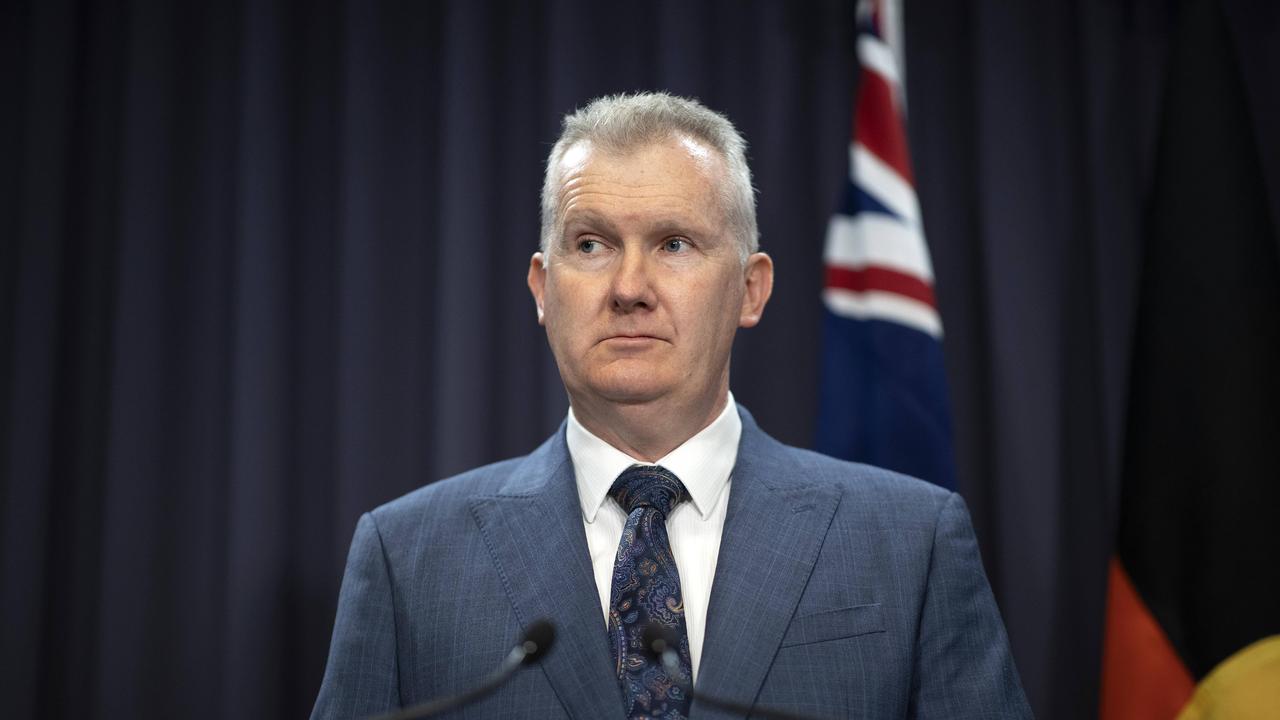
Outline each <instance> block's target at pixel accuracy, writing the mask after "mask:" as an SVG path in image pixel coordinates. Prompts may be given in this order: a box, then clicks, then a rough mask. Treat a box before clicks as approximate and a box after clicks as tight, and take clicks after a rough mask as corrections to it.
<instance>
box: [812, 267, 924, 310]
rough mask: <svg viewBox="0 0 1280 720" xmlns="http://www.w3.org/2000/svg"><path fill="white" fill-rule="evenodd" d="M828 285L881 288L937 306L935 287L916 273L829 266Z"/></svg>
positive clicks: (862, 288) (849, 288)
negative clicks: (934, 294)
mask: <svg viewBox="0 0 1280 720" xmlns="http://www.w3.org/2000/svg"><path fill="white" fill-rule="evenodd" d="M826 286H827V287H829V288H840V289H842V290H851V291H853V292H867V291H868V290H880V291H882V292H890V293H894V294H895V295H902V296H903V297H909V298H911V299H912V300H918V301H920V302H922V303H924V304H926V305H928V306H929V307H932V308H936V307H937V303H936V302H935V301H934V297H933V287H932V286H931V285H929V283H927V282H925V281H924V280H921V279H920V278H918V277H916V276H914V275H908V274H906V273H900V272H898V271H897V270H890V269H888V268H883V267H875V266H871V267H865V268H861V269H859V270H851V269H849V268H842V267H831V266H828V267H827V282H826Z"/></svg>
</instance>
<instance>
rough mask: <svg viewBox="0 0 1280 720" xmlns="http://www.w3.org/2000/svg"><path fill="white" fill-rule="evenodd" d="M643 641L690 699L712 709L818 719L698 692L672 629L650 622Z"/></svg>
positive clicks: (775, 719)
mask: <svg viewBox="0 0 1280 720" xmlns="http://www.w3.org/2000/svg"><path fill="white" fill-rule="evenodd" d="M640 639H641V642H643V643H644V649H645V651H646V652H648V653H649V655H650V656H651V657H654V658H656V659H657V660H658V662H660V663H662V669H663V670H665V671H666V672H667V675H668V676H670V677H671V680H672V682H674V683H675V684H676V685H679V686H680V689H681V690H684V691H685V692H686V693H688V695H689V699H690V700H700V701H702V702H704V703H706V704H707V705H710V706H711V707H714V708H719V709H721V710H728V711H729V712H731V713H737V714H740V715H745V716H750V717H758V718H771V719H772V720H814V719H813V718H810V717H808V716H806V715H796V714H795V713H789V712H784V711H782V710H774V709H772V708H766V707H759V706H755V707H753V706H751V705H743V704H742V703H738V702H734V701H732V700H725V699H723V698H718V697H715V696H713V695H707V694H706V693H701V692H695V691H694V689H693V683H691V682H689V679H688V678H686V677H685V676H684V673H682V672H680V656H679V655H678V654H677V651H676V648H677V647H679V640H677V639H676V636H675V633H673V632H671V628H668V627H666V626H664V625H659V624H657V623H649V624H648V625H646V626H645V627H644V631H643V632H642V633H641V635H640Z"/></svg>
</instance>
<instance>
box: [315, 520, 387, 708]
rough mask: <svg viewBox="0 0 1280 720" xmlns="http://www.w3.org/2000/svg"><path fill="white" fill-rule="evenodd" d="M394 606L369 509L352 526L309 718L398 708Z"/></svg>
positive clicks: (383, 556)
mask: <svg viewBox="0 0 1280 720" xmlns="http://www.w3.org/2000/svg"><path fill="white" fill-rule="evenodd" d="M399 697H400V684H399V667H398V663H397V660H396V627H395V608H394V603H393V596H392V589H391V576H390V573H389V572H388V569H387V560H386V555H385V554H384V553H383V549H382V536H381V535H380V534H379V532H378V527H377V524H376V522H375V521H374V519H373V516H372V515H370V514H369V513H365V514H364V516H362V517H361V518H360V522H359V523H358V524H357V525H356V533H355V538H354V539H352V541H351V552H350V554H349V555H348V556H347V570H346V573H345V574H344V575H343V578H342V591H341V593H340V594H339V596H338V616H337V619H336V620H335V621H334V626H333V640H332V641H331V643H330V645H329V663H328V665H327V666H326V667H325V671H324V681H323V683H321V685H320V696H319V697H318V698H316V706H315V709H314V710H313V711H312V713H311V717H312V719H313V720H317V719H320V718H324V719H326V720H327V719H329V718H362V717H367V716H369V715H375V714H378V713H383V712H386V711H387V710H390V709H394V708H397V707H399Z"/></svg>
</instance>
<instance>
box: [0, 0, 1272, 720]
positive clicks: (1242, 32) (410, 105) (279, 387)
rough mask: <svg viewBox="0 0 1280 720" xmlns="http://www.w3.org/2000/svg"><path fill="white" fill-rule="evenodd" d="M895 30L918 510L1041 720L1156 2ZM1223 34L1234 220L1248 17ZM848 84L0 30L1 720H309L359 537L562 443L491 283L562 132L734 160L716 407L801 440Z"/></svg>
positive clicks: (837, 18)
mask: <svg viewBox="0 0 1280 720" xmlns="http://www.w3.org/2000/svg"><path fill="white" fill-rule="evenodd" d="M906 4H907V18H906V19H907V28H906V29H907V52H908V64H907V74H906V76H907V85H908V88H909V93H910V131H911V136H912V140H913V143H914V152H915V164H916V170H917V176H918V184H919V191H920V195H921V199H922V203H923V205H924V211H925V224H926V231H927V234H928V237H929V239H930V242H931V245H932V248H933V252H934V259H935V266H936V270H937V275H938V294H939V298H940V304H941V309H942V314H943V318H944V323H945V324H946V331H947V336H946V340H945V342H946V352H947V361H948V371H949V375H950V381H951V391H952V395H953V406H954V409H955V423H954V424H955V427H956V431H957V453H958V458H957V459H958V468H959V485H960V489H961V491H962V492H963V493H964V494H965V496H966V498H967V499H968V501H969V503H970V505H971V507H972V510H973V513H974V517H975V520H976V522H977V526H978V531H979V534H980V536H981V540H982V541H983V543H984V552H985V556H986V559H987V563H988V571H989V574H990V576H991V579H992V583H993V586H994V587H995V589H996V592H997V596H998V599H999V601H1000V603H1001V607H1002V610H1003V611H1004V613H1005V618H1006V620H1007V623H1008V626H1009V630H1010V635H1011V638H1012V641H1013V645H1014V650H1015V654H1016V656H1017V661H1018V664H1019V668H1020V670H1021V672H1022V676H1023V680H1024V683H1025V684H1026V686H1027V689H1028V692H1029V694H1030V696H1031V699H1032V701H1033V704H1034V705H1035V707H1036V710H1037V713H1038V714H1039V715H1040V716H1042V717H1080V716H1082V715H1086V714H1089V713H1091V712H1092V711H1093V708H1094V707H1095V704H1096V684H1097V669H1098V660H1097V652H1098V648H1099V646H1100V627H1101V626H1100V622H1101V612H1102V609H1101V603H1102V587H1103V586H1102V582H1103V578H1104V574H1105V562H1106V558H1107V556H1108V554H1109V552H1110V549H1111V546H1112V534H1113V524H1114V517H1113V515H1114V507H1115V487H1116V481H1117V474H1118V472H1119V471H1118V469H1117V468H1118V456H1119V448H1120V443H1121V442H1122V438H1121V437H1120V435H1121V432H1120V429H1121V427H1122V426H1123V414H1124V405H1125V399H1126V388H1127V378H1128V376H1127V373H1128V362H1129V338H1130V337H1131V334H1132V324H1133V313H1134V309H1133V295H1134V283H1135V282H1136V273H1137V271H1138V269H1139V265H1140V262H1139V257H1140V254H1139V244H1138V241H1137V238H1138V237H1139V236H1140V232H1139V230H1140V224H1141V213H1140V210H1141V208H1142V203H1143V198H1144V194H1145V193H1146V192H1147V188H1148V187H1149V185H1150V173H1151V154H1152V152H1153V148H1154V137H1155V135H1154V133H1155V128H1156V125H1157V121H1158V115H1159V107H1160V104H1159V98H1160V94H1161V82H1162V78H1163V72H1164V58H1165V55H1166V54H1167V44H1168V38H1169V37H1170V28H1171V27H1172V25H1173V23H1175V22H1176V18H1177V7H1176V5H1177V3H1166V2H1155V1H1154V0H1153V1H1151V2H1136V1H1135V2H1129V3H1110V2H1103V1H1102V0H1098V1H1097V2H1085V3H1080V4H1079V5H1069V4H1064V3H1049V2H1046V3H1002V2H995V1H981V0H975V1H973V2H963V3H955V2H947V1H945V0H908V2H907V3H906ZM1225 7H1226V9H1227V12H1226V17H1227V18H1228V25H1229V26H1230V28H1231V30H1232V32H1233V37H1234V38H1235V41H1236V48H1237V51H1238V52H1237V54H1238V62H1239V63H1240V69H1241V73H1242V75H1243V77H1244V79H1245V81H1246V85H1247V86H1248V88H1249V89H1250V91H1251V92H1252V93H1254V94H1253V95H1252V96H1251V97H1252V98H1253V102H1254V104H1253V106H1252V107H1253V110H1254V113H1255V115H1254V116H1253V117H1254V121H1255V122H1254V125H1253V127H1254V128H1256V131H1257V135H1258V138H1259V140H1258V142H1259V147H1260V153H1261V155H1262V158H1263V165H1264V169H1265V170H1266V172H1267V173H1268V175H1267V177H1268V179H1269V180H1270V181H1271V182H1272V183H1274V182H1275V181H1276V178H1277V175H1276V172H1275V171H1276V169H1277V167H1278V166H1280V163H1277V145H1276V142H1277V138H1276V136H1275V128H1277V127H1280V118H1278V117H1277V112H1278V111H1277V104H1276V99H1277V93H1276V91H1275V90H1274V84H1273V83H1271V80H1270V79H1271V78H1274V77H1277V76H1278V75H1280V72H1277V71H1280V66H1278V65H1277V59H1276V51H1275V49H1274V48H1276V47H1280V45H1278V44H1277V43H1275V42H1273V41H1274V39H1275V37H1276V33H1277V27H1278V20H1277V12H1276V11H1275V10H1274V9H1272V8H1270V7H1269V6H1267V4H1266V3H1263V2H1255V3H1244V2H1237V3H1227V4H1226V5H1225ZM1269 39H1270V40H1271V41H1272V42H1269ZM854 62H855V60H854V52H853V7H852V2H847V3H846V2H836V1H835V0H813V1H811V2H782V1H781V0H757V1H755V2H737V1H730V0H722V1H719V2H714V1H705V2H683V1H677V0H667V1H664V2H654V3H633V4H629V5H618V6H606V5H605V4H603V3H595V2H587V1H586V0H559V1H553V2H504V1H502V0H487V1H473V2H462V1H460V0H459V1H457V2H339V1H338V0H329V1H327V2H326V1H323V0H322V1H321V2H309V3H301V2H289V1H287V0H268V1H263V2H240V3H203V4H196V3H172V2H159V1H157V2H147V1H145V0H136V1H135V2H109V1H107V0H101V1H99V2H92V1H82V2H74V1H71V0H41V1H40V2H34V1H32V0H25V1H24V0H18V1H16V2H10V3H5V4H4V6H3V8H0V97H2V98H4V106H5V111H4V112H0V431H2V432H0V623H2V625H0V627H2V634H0V698H2V699H3V700H2V701H0V707H3V708H4V711H3V714H4V715H5V716H7V717H17V718H22V717H47V718H63V717H77V718H80V717H89V718H96V717H106V718H115V717H191V718H205V717H208V718H215V717H287V716H292V717H296V716H300V715H305V714H306V713H307V712H308V711H309V708H310V705H311V703H312V701H313V699H314V696H315V692H316V690H317V688H318V686H319V681H320V677H321V673H322V670H323V664H324V660H325V654H326V651H327V647H328V640H329V633H330V630H331V627H332V621H333V612H334V608H335V605H336V599H337V589H338V582H339V580H340V578H341V571H342V566H343V562H344V559H345V554H346V548H347V543H348V542H349V540H350V537H351V531H352V529H353V528H354V524H355V521H356V518H357V517H358V515H359V513H361V512H363V511H364V510H367V509H370V508H372V507H374V506H376V505H378V504H380V503H382V502H385V501H387V500H389V499H391V498H393V497H396V496H398V495H400V494H403V493H405V492H407V491H409V490H410V489H412V488H415V487H417V486H419V485H422V484H424V483H428V482H431V481H433V480H436V479H439V478H441V477H444V476H446V475H448V474H451V473H454V472H457V471H459V470H462V469H464V468H467V467H470V466H474V465H478V464H482V463H486V462H490V461H493V460H497V459H500V458H503V457H509V456H513V455H517V454H522V453H524V452H527V451H528V450H529V449H531V448H532V447H534V446H535V445H536V444H537V443H538V442H539V441H540V440H541V439H542V438H543V437H545V435H547V434H548V433H549V432H551V431H552V430H553V429H554V428H555V427H556V425H557V424H558V423H559V421H560V419H561V418H562V417H563V413H564V410H565V407H566V403H565V399H564V394H563V390H562V388H561V386H560V384H559V379H558V376H557V375H556V371H555V367H554V363H553V362H552V361H551V358H550V354H549V352H548V351H547V349H546V343H545V340H544V338H543V334H542V331H541V329H540V328H539V327H538V326H537V324H536V323H535V321H534V313H533V304H532V301H531V300H530V299H529V297H528V294H527V291H526V290H525V287H524V275H525V270H526V268H527V264H528V258H529V255H530V254H531V253H532V252H533V251H534V250H535V249H536V245H537V234H538V217H537V212H538V210H537V209H538V190H539V188H540V184H541V169H542V162H543V159H544V157H545V155H546V153H547V151H548V150H549V148H550V144H551V142H552V141H553V140H554V139H555V136H556V132H557V129H558V121H559V117H560V116H561V115H562V114H563V113H564V112H566V111H568V110H570V109H572V108H574V107H575V106H578V105H580V104H582V103H584V102H585V101H587V100H589V99H590V98H592V97H595V96H598V95H600V94H604V93H608V92H618V91H627V90H637V89H648V88H660V89H666V90H670V91H672V92H676V93H680V94H687V95H693V96H697V97H699V98H701V99H703V100H704V101H705V102H706V103H707V104H709V105H710V106H711V107H714V108H716V109H719V110H722V111H724V112H725V113H727V114H728V115H729V116H730V117H731V118H732V119H733V120H734V121H735V122H736V123H738V124H739V126H740V127H741V129H742V130H743V132H744V133H745V135H746V136H747V139H748V140H749V142H750V143H751V151H750V155H751V161H752V164H753V168H754V170H755V173H756V184H757V186H758V188H759V190H760V224H761V230H762V236H763V237H762V243H763V245H764V248H765V249H766V250H767V251H769V252H770V253H771V254H772V255H773V257H774V259H775V262H776V264H777V270H778V277H777V286H776V290H775V294H774V298H773V301H772V302H771V304H770V306H769V309H768V312H767V313H766V316H765V320H764V322H763V324H762V325H761V327H759V328H757V329H754V330H751V331H748V332H745V333H743V334H741V335H740V337H739V342H738V347H737V349H736V352H735V357H734V361H733V387H734V392H735V394H736V395H737V397H738V399H739V401H740V402H742V403H743V404H744V405H746V406H748V407H750V408H751V409H752V411H753V412H754V413H755V414H756V416H757V418H758V419H759V420H760V421H761V423H762V425H763V426H764V427H765V428H766V429H768V430H769V431H771V432H772V433H773V434H775V435H776V436H778V437H780V438H781V439H783V440H785V441H787V442H790V443H793V444H798V445H808V444H810V441H811V439H812V436H813V420H814V417H815V415H816V408H817V398H816V395H815V394H816V392H817V375H818V372H817V371H818V344H819V342H820V323H821V317H822V316H821V304H820V301H819V288H820V286H821V279H822V268H821V257H820V256H821V247H822V237H823V233H824V230H825V225H826V220H827V217H828V216H829V214H830V212H831V210H832V208H833V207H834V206H835V203H836V201H837V199H838V197H837V193H838V190H839V188H840V187H841V186H842V185H841V183H842V177H843V173H844V172H846V167H847V157H846V154H845V153H846V150H845V143H846V142H847V137H848V123H849V119H850V100H851V97H852V94H851V91H852V87H851V84H852V82H853V79H854V77H855V72H854V70H855V68H854ZM1270 187H1271V191H1270V192H1271V195H1270V197H1272V198H1275V197H1277V194H1276V190H1275V188H1276V187H1277V186H1276V185H1274V184H1272V185H1270ZM1273 206H1274V203H1273Z"/></svg>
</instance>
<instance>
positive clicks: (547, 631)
mask: <svg viewBox="0 0 1280 720" xmlns="http://www.w3.org/2000/svg"><path fill="white" fill-rule="evenodd" d="M555 639H556V626H555V625H552V624H551V621H550V620H534V621H533V623H532V624H530V625H529V629H528V630H525V631H524V638H523V639H522V640H521V641H520V646H521V648H522V649H523V650H524V660H523V661H522V662H524V664H526V665H528V664H530V663H535V662H538V661H539V660H541V659H542V656H543V655H546V654H547V651H548V650H550V649H551V644H552V643H554V642H555Z"/></svg>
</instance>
